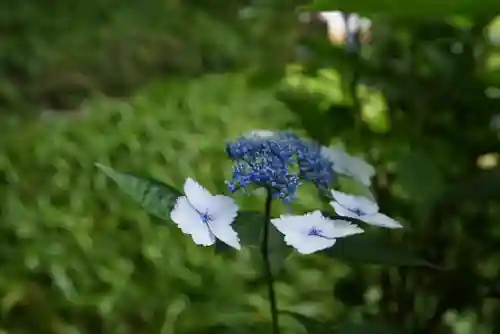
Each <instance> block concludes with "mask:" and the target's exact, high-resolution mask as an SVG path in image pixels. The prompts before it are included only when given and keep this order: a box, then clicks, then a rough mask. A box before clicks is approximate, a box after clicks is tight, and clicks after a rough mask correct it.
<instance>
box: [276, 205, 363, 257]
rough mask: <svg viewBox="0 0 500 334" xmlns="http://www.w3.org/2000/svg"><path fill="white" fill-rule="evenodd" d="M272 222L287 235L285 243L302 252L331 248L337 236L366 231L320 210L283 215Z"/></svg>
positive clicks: (309, 252)
mask: <svg viewBox="0 0 500 334" xmlns="http://www.w3.org/2000/svg"><path fill="white" fill-rule="evenodd" d="M271 223H272V224H273V225H274V226H275V227H276V229H277V230H278V231H280V232H281V233H282V234H283V235H284V236H285V243H286V244H287V245H290V246H292V247H294V248H295V249H296V250H297V251H298V252H299V253H301V254H312V253H314V252H317V251H321V250H323V249H326V248H330V247H332V246H333V245H335V242H336V239H337V238H343V237H347V236H349V235H354V234H359V233H363V232H364V231H363V230H362V229H361V228H359V227H358V226H357V225H355V224H352V223H350V222H348V221H345V220H339V219H335V220H332V219H328V218H326V217H324V216H323V214H322V213H321V212H320V211H318V210H316V211H313V212H310V213H307V214H305V215H300V216H291V215H282V216H281V217H280V218H276V219H271Z"/></svg>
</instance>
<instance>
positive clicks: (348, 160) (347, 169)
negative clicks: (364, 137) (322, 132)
mask: <svg viewBox="0 0 500 334" xmlns="http://www.w3.org/2000/svg"><path fill="white" fill-rule="evenodd" d="M321 154H322V155H323V156H324V157H325V158H326V159H328V160H330V161H331V162H332V163H333V170H334V171H335V172H337V173H339V174H342V175H346V176H349V177H352V178H354V179H356V180H358V181H360V182H361V183H363V184H364V185H366V186H369V185H370V184H371V178H372V177H373V176H374V175H375V168H373V166H372V165H370V164H369V163H367V162H366V161H364V160H363V159H361V158H359V157H353V156H350V155H349V154H348V153H347V152H346V151H345V150H344V149H343V148H341V147H340V146H333V147H322V148H321Z"/></svg>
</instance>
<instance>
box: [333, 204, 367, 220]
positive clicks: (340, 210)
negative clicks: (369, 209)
mask: <svg viewBox="0 0 500 334" xmlns="http://www.w3.org/2000/svg"><path fill="white" fill-rule="evenodd" d="M330 205H331V206H333V208H334V209H335V213H336V214H337V215H339V216H342V217H349V218H355V219H360V218H361V216H360V215H357V214H355V213H354V212H352V211H349V210H348V209H347V208H346V207H345V206H342V205H340V204H339V203H337V202H335V201H331V202H330Z"/></svg>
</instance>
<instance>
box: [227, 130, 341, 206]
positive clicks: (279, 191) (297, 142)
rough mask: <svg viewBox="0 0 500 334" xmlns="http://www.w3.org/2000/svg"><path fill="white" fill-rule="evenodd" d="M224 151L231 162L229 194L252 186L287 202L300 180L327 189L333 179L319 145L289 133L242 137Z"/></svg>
mask: <svg viewBox="0 0 500 334" xmlns="http://www.w3.org/2000/svg"><path fill="white" fill-rule="evenodd" d="M226 151H227V154H228V156H229V158H230V159H231V160H233V161H234V166H233V173H232V179H231V180H230V181H228V182H227V184H228V188H229V191H231V192H234V191H236V190H238V189H242V188H246V187H248V186H250V185H255V186H258V187H265V188H267V189H269V190H270V191H271V194H272V195H273V197H275V198H281V199H282V200H283V201H284V202H286V203H290V202H291V201H293V199H294V198H295V195H296V192H297V189H298V187H299V186H300V184H301V183H302V181H306V182H312V183H314V184H315V185H316V186H317V187H319V188H323V189H327V188H329V187H330V186H331V184H332V182H333V179H334V176H335V173H334V171H333V164H332V162H331V161H329V160H327V159H325V158H324V157H323V156H322V155H321V147H320V145H318V144H317V143H315V142H313V141H308V140H304V139H301V138H300V137H298V136H296V135H294V134H292V133H289V132H278V133H275V134H274V135H273V136H269V137H265V138H262V137H258V136H243V137H240V138H239V139H237V140H236V141H234V142H230V143H228V144H227V147H226Z"/></svg>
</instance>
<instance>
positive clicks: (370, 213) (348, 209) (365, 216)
mask: <svg viewBox="0 0 500 334" xmlns="http://www.w3.org/2000/svg"><path fill="white" fill-rule="evenodd" d="M332 196H333V199H334V200H333V201H331V202H330V205H331V206H333V208H334V209H335V212H336V213H337V214H338V215H339V216H343V217H350V218H355V219H359V220H361V221H363V222H365V223H367V224H370V225H375V226H381V227H387V228H401V227H403V226H402V225H401V223H399V222H398V221H396V220H394V219H392V218H391V217H388V216H386V215H384V214H382V213H379V207H378V204H377V203H375V202H373V201H372V200H370V199H369V198H367V197H364V196H354V195H348V194H345V193H343V192H340V191H335V190H332Z"/></svg>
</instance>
